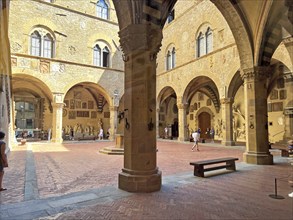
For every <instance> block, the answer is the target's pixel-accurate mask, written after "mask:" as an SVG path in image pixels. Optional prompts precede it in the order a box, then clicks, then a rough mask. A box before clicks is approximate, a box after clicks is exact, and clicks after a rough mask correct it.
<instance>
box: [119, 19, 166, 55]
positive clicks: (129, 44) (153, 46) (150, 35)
mask: <svg viewBox="0 0 293 220" xmlns="http://www.w3.org/2000/svg"><path fill="white" fill-rule="evenodd" d="M119 37H120V44H121V47H122V50H123V53H124V56H123V59H124V61H127V60H128V59H127V56H128V55H130V54H131V53H134V52H139V51H149V53H150V59H151V60H152V59H155V58H156V55H157V53H158V52H159V51H160V47H161V41H162V39H163V34H162V29H161V28H160V27H157V26H151V25H149V24H132V25H129V26H128V27H126V28H124V29H123V30H121V31H120V32H119Z"/></svg>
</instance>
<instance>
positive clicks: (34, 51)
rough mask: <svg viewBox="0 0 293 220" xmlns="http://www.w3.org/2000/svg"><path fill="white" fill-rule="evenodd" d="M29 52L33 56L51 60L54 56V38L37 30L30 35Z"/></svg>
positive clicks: (46, 32) (41, 30)
mask: <svg viewBox="0 0 293 220" xmlns="http://www.w3.org/2000/svg"><path fill="white" fill-rule="evenodd" d="M30 37H31V45H30V47H31V48H30V51H31V55H33V56H40V57H46V58H53V56H54V38H53V37H52V35H51V34H50V33H49V32H48V31H46V30H44V29H40V28H39V29H38V30H35V31H34V32H33V33H32V34H31V36H30Z"/></svg>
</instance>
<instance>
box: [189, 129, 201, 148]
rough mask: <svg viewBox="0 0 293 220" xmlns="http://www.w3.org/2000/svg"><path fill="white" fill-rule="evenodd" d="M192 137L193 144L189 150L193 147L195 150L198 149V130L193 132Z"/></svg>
mask: <svg viewBox="0 0 293 220" xmlns="http://www.w3.org/2000/svg"><path fill="white" fill-rule="evenodd" d="M192 137H193V140H194V144H193V146H192V148H191V150H192V151H193V149H194V148H196V150H197V151H199V147H198V142H199V138H200V130H199V129H198V130H197V131H195V132H193V133H192Z"/></svg>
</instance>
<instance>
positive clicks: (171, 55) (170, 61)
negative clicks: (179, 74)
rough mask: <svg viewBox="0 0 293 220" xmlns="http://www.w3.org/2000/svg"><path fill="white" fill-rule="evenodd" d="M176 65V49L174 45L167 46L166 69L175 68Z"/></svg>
mask: <svg viewBox="0 0 293 220" xmlns="http://www.w3.org/2000/svg"><path fill="white" fill-rule="evenodd" d="M175 66H176V50H175V47H169V49H168V51H167V55H166V70H170V69H173V68H175Z"/></svg>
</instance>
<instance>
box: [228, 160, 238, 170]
mask: <svg viewBox="0 0 293 220" xmlns="http://www.w3.org/2000/svg"><path fill="white" fill-rule="evenodd" d="M226 165H227V166H229V167H227V168H226V169H227V170H236V166H235V161H227V162H226Z"/></svg>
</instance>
